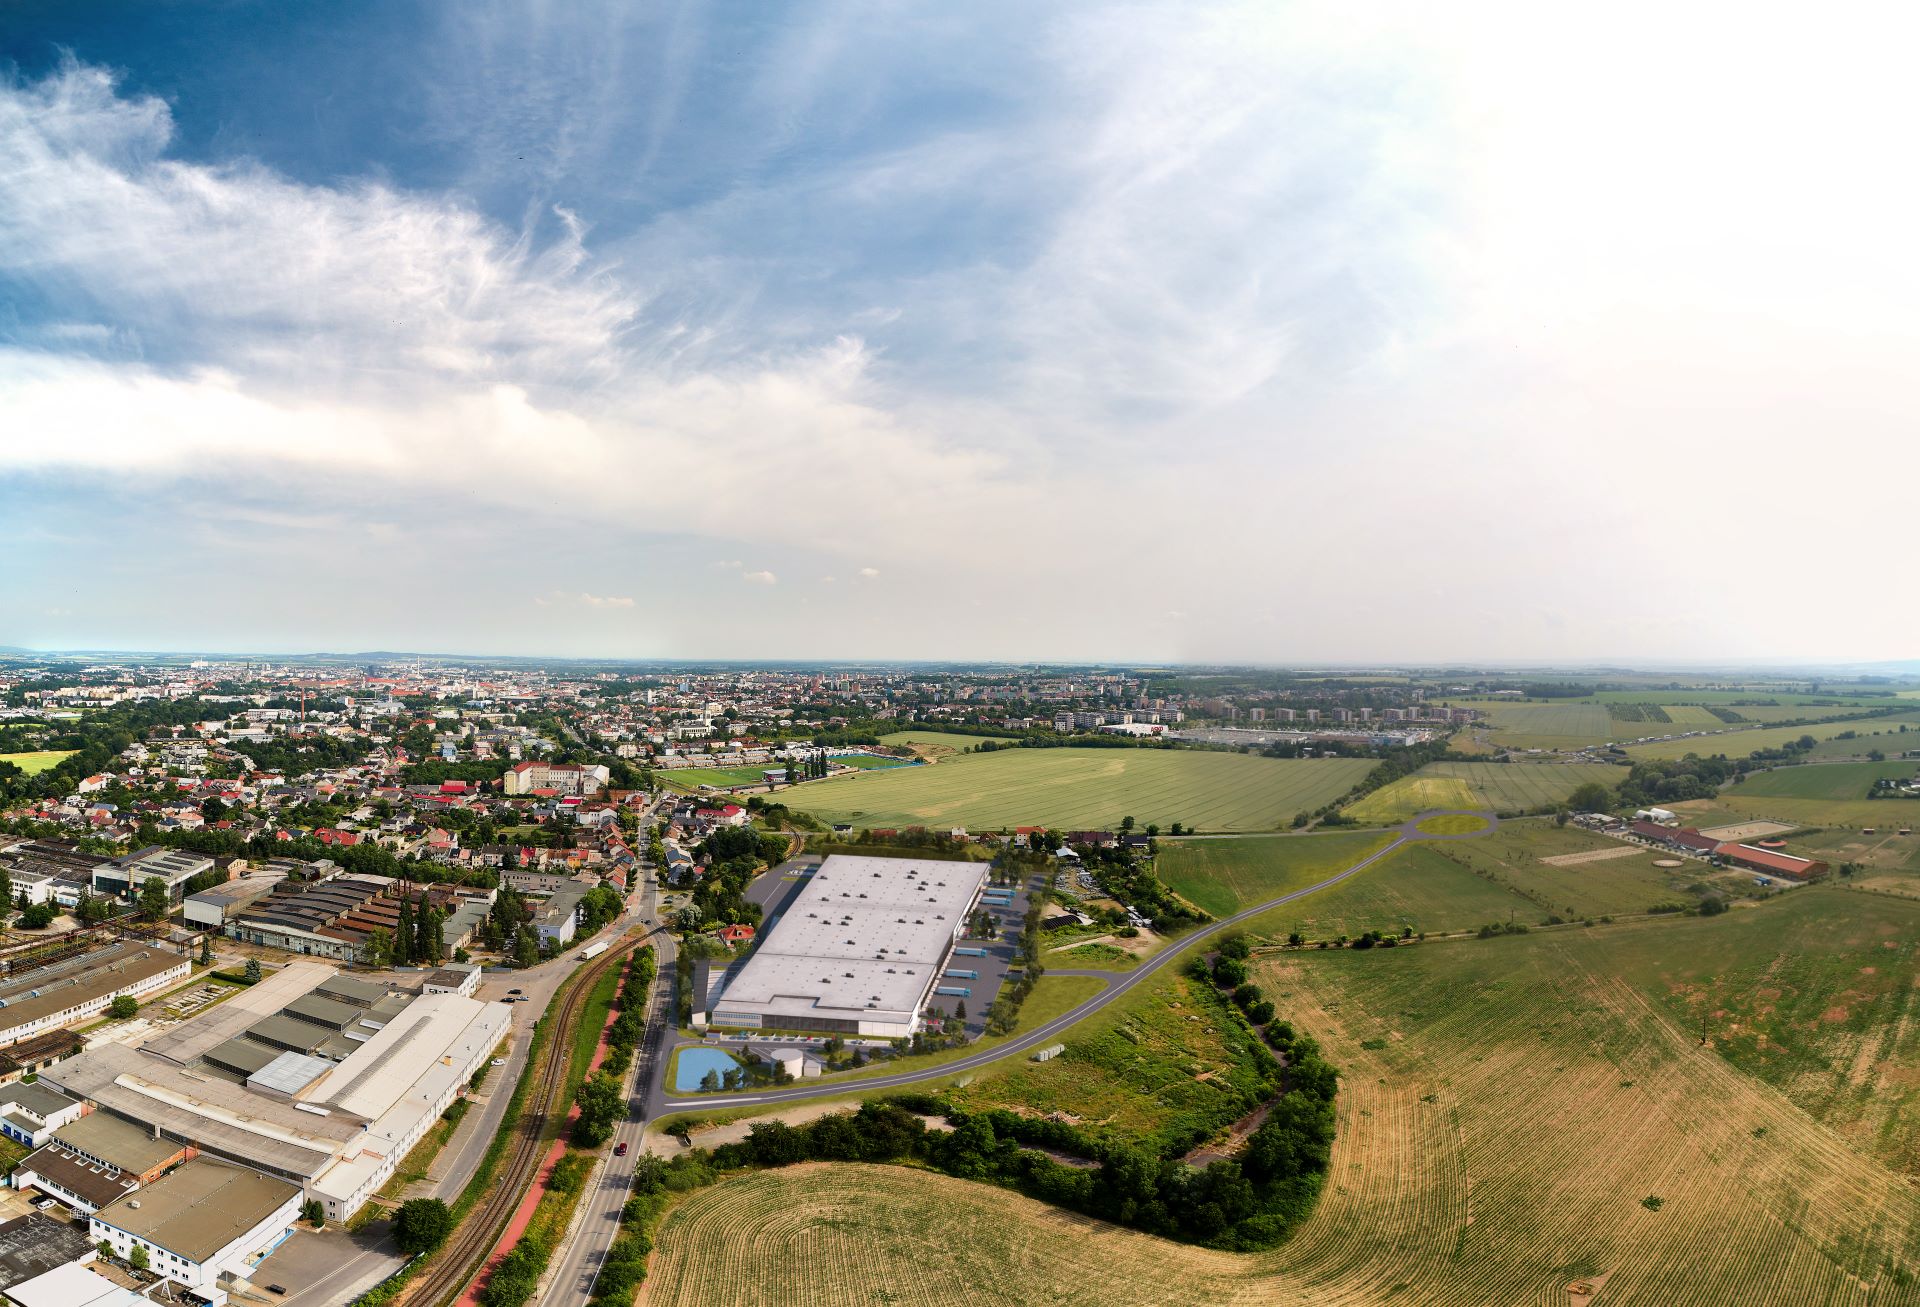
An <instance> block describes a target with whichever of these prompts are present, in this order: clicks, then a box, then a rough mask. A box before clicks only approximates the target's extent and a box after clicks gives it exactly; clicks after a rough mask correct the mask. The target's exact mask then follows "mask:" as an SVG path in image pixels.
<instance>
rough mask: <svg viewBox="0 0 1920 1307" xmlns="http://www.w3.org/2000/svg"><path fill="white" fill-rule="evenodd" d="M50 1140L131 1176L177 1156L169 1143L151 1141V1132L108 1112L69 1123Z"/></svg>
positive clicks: (174, 1148) (153, 1139) (177, 1146)
mask: <svg viewBox="0 0 1920 1307" xmlns="http://www.w3.org/2000/svg"><path fill="white" fill-rule="evenodd" d="M53 1137H54V1139H56V1140H57V1141H59V1142H60V1143H63V1144H65V1145H67V1146H68V1147H69V1148H72V1149H73V1150H74V1151H76V1152H81V1153H85V1154H87V1155H88V1156H89V1157H97V1158H99V1159H100V1160H101V1161H103V1162H107V1163H109V1164H111V1165H113V1166H117V1167H119V1168H120V1169H121V1170H122V1171H131V1172H133V1173H134V1174H135V1175H144V1174H145V1173H146V1172H148V1171H151V1170H152V1169H153V1168H154V1167H156V1166H165V1165H166V1164H167V1163H168V1162H169V1161H171V1160H173V1158H174V1157H176V1156H178V1155H179V1153H180V1145H179V1144H177V1143H175V1142H174V1141H173V1140H171V1139H155V1138H154V1137H153V1134H152V1132H150V1131H147V1130H142V1129H141V1128H140V1127H139V1126H137V1125H134V1124H133V1123H132V1122H131V1121H122V1120H121V1119H120V1118H119V1117H117V1116H114V1115H112V1114H111V1113H108V1112H89V1113H87V1114H86V1115H85V1116H83V1117H80V1118H79V1119H77V1120H73V1121H69V1122H67V1123H66V1124H65V1125H63V1126H61V1127H60V1128H59V1129H57V1130H55V1131H54V1132H53Z"/></svg>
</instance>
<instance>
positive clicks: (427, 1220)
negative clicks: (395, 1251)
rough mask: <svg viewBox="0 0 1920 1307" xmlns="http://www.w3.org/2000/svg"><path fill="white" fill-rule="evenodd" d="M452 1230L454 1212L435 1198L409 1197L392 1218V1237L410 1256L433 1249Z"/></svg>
mask: <svg viewBox="0 0 1920 1307" xmlns="http://www.w3.org/2000/svg"><path fill="white" fill-rule="evenodd" d="M452 1232H453V1213H452V1212H450V1211H448V1210H447V1205H446V1204H445V1203H443V1202H441V1201H440V1200H439V1199H438V1198H409V1199H408V1200H407V1201H406V1202H404V1203H401V1204H400V1210H399V1212H397V1213H396V1214H395V1215H394V1218H393V1241H394V1242H395V1243H396V1244H398V1245H399V1246H400V1251H401V1252H403V1253H406V1254H408V1255H409V1256H413V1257H417V1256H419V1255H420V1254H421V1253H430V1252H432V1251H433V1250H434V1249H435V1248H438V1247H439V1246H440V1245H441V1244H443V1243H445V1242H446V1239H447V1236H448V1235H449V1234H451V1233H452Z"/></svg>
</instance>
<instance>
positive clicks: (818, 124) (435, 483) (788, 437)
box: [0, 0, 1920, 663]
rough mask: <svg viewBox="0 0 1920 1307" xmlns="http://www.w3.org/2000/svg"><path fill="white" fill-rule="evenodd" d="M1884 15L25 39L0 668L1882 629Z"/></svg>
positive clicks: (1471, 643)
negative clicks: (60, 658)
mask: <svg viewBox="0 0 1920 1307" xmlns="http://www.w3.org/2000/svg"><path fill="white" fill-rule="evenodd" d="M1917 28H1920V16H1916V14H1915V12H1914V11H1912V10H1910V9H1908V8H1905V7H1901V6H1893V5H1887V4H1875V5H1866V4H1847V3H1840V4H1836V5H1833V6H1827V7H1823V8H1822V9H1821V10H1820V11H1819V13H1818V14H1817V15H1816V14H1814V13H1812V11H1808V10H1806V9H1804V8H1791V7H1787V6H1777V7H1776V6H1766V5H1761V6H1755V5H1752V4H1750V3H1746V4H1740V5H1733V4H1719V3H1699V4H1694V5H1688V6H1672V5H1655V4H1643V3H1636V2H1634V0H1624V2H1623V3H1620V4H1616V5H1612V6H1608V7H1606V8H1605V9H1603V10H1593V9H1575V8H1569V7H1566V6H1542V5H1537V4H1530V3H1475V2H1473V0H1463V3H1461V4H1457V5H1444V6H1436V5H1431V4H1419V3H1409V4H1394V3H1379V4H1373V5H1367V6H1352V5H1346V4H1337V3H1329V4H1315V3H1301V4H1290V3H1280V2H1277V0H1268V2H1266V3H1256V4H1248V5H1237V4H1210V3H1193V2H1191V0H1182V2H1181V3H1174V4H1165V5H1162V4H1153V3H1136V4H1084V3H1076V2H1075V0H1063V2H1062V3H1050V4H1045V5H1032V4H996V3H991V2H985V3H969V4H966V5H905V4H861V3H851V2H850V3H844V4H838V3H836V4H826V5H822V4H781V3H773V2H772V0H769V2H768V3H764V4H753V5H705V4H697V3H672V2H671V0H656V2H655V3H648V4H633V3H626V2H622V3H607V4H600V3H591V2H590V0H581V2H579V3H567V4H556V3H553V2H552V0H511V2H509V0H458V2H457V3H456V2H453V0H447V2H446V3H419V2H418V0H379V2H377V3H375V2H373V0H337V2H335V3H327V4H319V3H297V2H285V3H268V2H267V0H258V2H249V0H208V2H207V3H200V4H186V3H159V4H156V3H152V2H151V0H137V2H130V3H119V4H115V3H104V2H102V3H90V4H85V5H75V4H72V3H68V2H64V0H15V2H14V3H12V4H9V5H7V6H5V7H0V532H3V534H0V541H3V542H4V549H5V553H4V555H0V556H3V557H4V558H5V559H6V562H5V565H4V566H0V644H14V645H23V646H27V647H32V648H89V649H102V648H127V649H195V650H231V651H245V652H261V653H274V652H301V651H311V650H338V651H350V650H361V649H403V650H417V651H426V652H453V653H459V652H466V653H503V654H525V655H536V656H538V655H547V656H559V655H568V656H574V655H577V656H590V657H599V658H612V657H631V658H635V659H650V658H718V657H726V658H747V659H751V658H861V659H889V658H898V659H909V658H913V659H980V658H992V659H1007V660H1015V661H1021V660H1040V659H1055V660H1064V659H1089V660H1091V659H1112V660H1139V661H1156V662H1158V661H1201V662H1215V661H1245V662H1261V663H1285V662H1325V661H1354V662H1368V661H1387V662H1403V663H1404V662H1423V661H1444V660H1460V661H1469V660H1476V659H1480V660H1500V661H1525V660H1539V661H1559V662H1586V661H1595V660H1641V661H1646V662H1655V661H1659V660H1662V659H1675V660H1710V659H1733V660H1738V659H1755V660H1758V659H1766V660H1777V659H1788V660H1791V659H1800V658H1805V659H1847V660H1875V659H1894V658H1912V657H1915V656H1916V655H1920V617H1916V616H1915V613H1914V610H1913V607H1912V604H1911V600H1910V589H1911V587H1910V586H1909V585H1907V584H1904V582H1906V581H1907V580H1908V578H1910V577H1911V575H1912V570H1913V563H1912V558H1913V539H1914V537H1913V533H1912V529H1911V528H1912V524H1913V523H1914V522H1916V521H1920V475H1916V474H1920V387H1916V385H1915V384H1914V376H1915V372H1914V367H1915V364H1914V360H1915V359H1917V358H1920V319H1917V318H1916V314H1915V312H1914V305H1915V303H1916V302H1920V299H1917V297H1920V253H1916V239H1915V235H1914V233H1915V232H1916V231H1920V172H1916V170H1915V169H1913V168H1912V167H1911V166H1910V155H1911V152H1912V146H1911V140H1910V133H1911V124H1912V123H1913V122H1915V121H1917V120H1920V81H1916V79H1914V78H1913V77H1912V76H1911V75H1910V70H1909V69H1908V67H1907V56H1906V53H1905V52H1906V51H1908V50H1910V49H1911V48H1912V46H1913V41H1914V38H1915V37H1916V36H1920V30H1916V29H1917Z"/></svg>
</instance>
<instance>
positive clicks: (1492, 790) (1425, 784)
mask: <svg viewBox="0 0 1920 1307" xmlns="http://www.w3.org/2000/svg"><path fill="white" fill-rule="evenodd" d="M1626 778H1627V774H1626V771H1625V770H1624V769H1622V768H1619V767H1613V766H1609V765H1608V764H1606V763H1520V762H1510V763H1497V762H1434V763H1428V764H1427V765H1426V766H1425V767H1422V768H1421V769H1420V770H1419V771H1417V772H1415V773H1414V774H1413V775H1411V776H1403V777H1401V778H1400V779H1399V780H1397V781H1395V782H1393V784H1391V785H1387V786H1384V787H1382V788H1381V789H1378V790H1375V791H1374V792H1373V793H1372V794H1369V795H1367V796H1366V797H1365V798H1363V799H1361V800H1360V801H1359V802H1358V803H1354V804H1351V805H1349V806H1348V807H1347V808H1346V809H1345V814H1346V815H1347V816H1349V817H1352V818H1353V819H1354V820H1355V821H1366V822H1382V823H1388V822H1401V821H1405V820H1406V819H1407V818H1409V817H1411V816H1413V815H1414V814H1415V813H1420V812H1425V811H1427V810H1428V809H1430V808H1491V809H1493V810H1494V811H1496V812H1524V811H1526V810H1528V809H1530V808H1538V807H1541V806H1543V805H1546V804H1553V803H1558V802H1560V801H1561V800H1563V799H1565V798H1566V797H1567V796H1568V795H1569V794H1572V793H1573V792H1574V791H1575V790H1576V789H1578V788H1579V787H1580V786H1582V785H1585V784H1586V783H1587V782H1588V781H1598V782H1599V783H1600V784H1602V785H1605V786H1608V787H1612V786H1615V785H1618V784H1619V783H1620V782H1621V781H1623V780H1625V779H1626Z"/></svg>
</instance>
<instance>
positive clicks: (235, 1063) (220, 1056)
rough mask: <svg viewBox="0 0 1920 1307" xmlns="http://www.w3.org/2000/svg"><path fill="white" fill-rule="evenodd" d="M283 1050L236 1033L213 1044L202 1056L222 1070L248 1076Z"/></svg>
mask: <svg viewBox="0 0 1920 1307" xmlns="http://www.w3.org/2000/svg"><path fill="white" fill-rule="evenodd" d="M283 1052H285V1050H284V1049H279V1048H273V1047H270V1046H269V1045H266V1044H263V1043H261V1042H260V1041H259V1040H257V1039H248V1038H247V1037H246V1036H245V1035H237V1036H235V1037H234V1038H232V1039H229V1040H228V1041H227V1042H226V1043H224V1044H216V1045H214V1046H213V1047H212V1048H210V1049H208V1050H207V1051H206V1053H205V1054H203V1056H204V1057H205V1058H206V1060H207V1061H209V1062H211V1063H213V1065H215V1066H217V1067H219V1068H220V1069H221V1070H223V1071H231V1072H233V1073H234V1074H235V1075H241V1076H250V1075H252V1074H253V1073H254V1072H256V1071H258V1070H260V1069H261V1068H262V1067H265V1066H266V1065H267V1064H268V1063H269V1062H271V1061H273V1060H274V1059H275V1058H276V1057H279V1056H280V1055H281V1054H282V1053H283Z"/></svg>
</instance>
